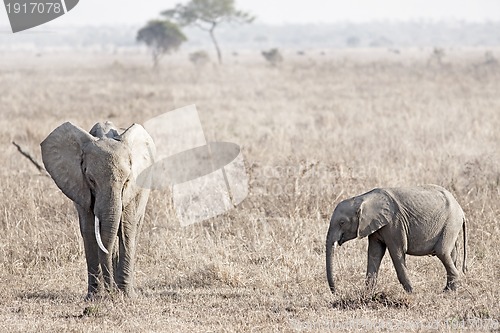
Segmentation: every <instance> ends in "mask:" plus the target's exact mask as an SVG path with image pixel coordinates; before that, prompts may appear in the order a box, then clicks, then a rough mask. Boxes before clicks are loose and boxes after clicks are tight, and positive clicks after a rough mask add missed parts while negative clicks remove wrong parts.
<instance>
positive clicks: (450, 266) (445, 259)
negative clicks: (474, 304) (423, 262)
mask: <svg viewBox="0 0 500 333" xmlns="http://www.w3.org/2000/svg"><path fill="white" fill-rule="evenodd" d="M453 251H455V249H454V250H453ZM455 252H456V251H455ZM436 256H437V257H438V258H439V260H441V262H442V263H443V265H444V267H445V268H446V287H445V288H444V290H445V291H448V290H455V289H456V281H457V279H458V278H459V276H460V273H459V272H458V269H457V267H456V265H455V263H454V262H453V259H452V254H444V253H436Z"/></svg>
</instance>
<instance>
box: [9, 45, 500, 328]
mask: <svg viewBox="0 0 500 333" xmlns="http://www.w3.org/2000/svg"><path fill="white" fill-rule="evenodd" d="M484 53H485V50H468V51H467V50H458V49H456V50H454V51H453V50H451V51H447V54H446V56H445V58H444V60H443V63H441V64H440V63H439V62H437V61H430V62H429V61H428V59H429V55H430V54H431V50H421V51H414V52H412V53H411V52H406V51H404V50H403V52H402V53H401V54H399V55H395V54H392V53H389V52H388V51H386V50H374V51H356V52H350V53H348V52H346V51H329V52H327V54H326V55H322V56H321V55H320V54H319V52H318V54H315V55H313V54H311V55H307V54H306V55H305V56H302V57H299V56H297V55H294V56H293V55H292V56H290V57H289V58H287V57H286V56H285V62H284V63H283V64H281V65H280V66H278V67H271V66H268V65H267V64H265V63H264V60H263V59H259V58H255V59H246V58H244V59H241V58H233V59H228V61H227V63H226V64H225V65H224V66H222V67H218V66H211V65H209V66H206V67H204V68H195V67H194V66H193V65H192V64H190V63H189V62H188V61H187V60H184V59H181V57H180V56H178V57H176V58H174V59H166V61H165V62H164V64H163V66H162V69H161V71H159V72H158V71H152V70H151V69H150V63H149V62H148V61H149V59H147V58H140V59H137V57H133V56H130V55H114V56H107V57H96V56H90V55H88V56H82V55H80V56H71V55H42V56H41V57H36V56H35V55H29V54H28V55H19V56H13V55H6V54H2V55H0V58H1V60H0V114H1V119H0V128H1V129H2V130H1V132H0V139H1V141H0V142H1V145H2V149H1V150H0V154H1V155H0V163H1V164H0V177H1V178H0V179H1V180H0V184H1V190H0V191H1V192H0V231H1V234H2V237H1V241H0V305H1V306H0V331H2V332H26V331H36V332H40V333H41V332H57V331H69V332H94V331H109V332H177V331H184V332H197V331H198V332H221V331H228V332H244V331H259V332H260V331H264V332H270V331H284V332H295V331H311V332H318V331H366V330H397V331H408V332H427V331H452V330H456V329H461V330H470V331H481V330H483V331H489V330H491V331H499V330H500V324H499V322H500V309H499V305H498V304H499V301H500V262H499V258H500V241H499V238H498V235H499V232H500V227H499V217H498V216H499V215H500V202H499V188H500V187H499V182H500V173H499V167H498V166H499V160H500V156H499V151H498V144H499V143H500V130H499V128H500V66H499V65H498V64H496V63H495V62H494V61H492V59H491V57H489V58H485V57H484ZM373 54H375V55H376V56H375V57H373V56H372V55H373ZM193 103H194V104H196V105H197V107H198V110H199V112H200V117H201V120H202V122H203V126H204V128H205V132H206V136H207V138H208V140H210V141H216V140H219V141H229V142H235V143H238V144H240V145H241V147H242V151H243V154H244V157H245V160H246V167H247V171H248V176H249V182H250V184H249V186H250V195H249V196H248V197H247V199H246V200H245V201H244V202H243V203H242V204H241V205H240V206H238V207H237V208H236V209H234V210H231V211H229V212H228V213H226V214H224V215H221V216H218V217H216V218H212V219H210V220H208V221H205V222H203V223H200V224H195V225H192V226H188V227H181V226H180V225H179V222H178V221H177V220H176V218H175V215H174V213H173V209H172V204H171V199H170V197H169V195H168V192H154V193H152V194H151V197H150V201H149V204H148V209H147V216H146V221H145V225H144V226H143V230H142V234H141V240H140V245H139V249H138V264H137V271H136V285H137V288H138V291H139V294H140V296H139V298H138V299H137V300H134V301H129V300H124V299H122V298H120V297H119V296H110V297H107V298H105V299H102V300H99V301H95V302H93V303H92V302H86V301H84V299H83V297H84V294H85V292H86V269H85V259H84V254H83V244H82V241H81V237H80V235H79V230H78V222H77V215H76V212H75V210H74V208H73V205H72V203H71V202H70V200H69V199H67V198H66V197H65V196H64V195H63V194H62V192H61V191H59V189H58V188H57V187H56V186H55V184H54V182H53V181H52V180H51V179H50V178H48V177H45V176H43V175H40V174H39V173H38V172H37V170H36V169H35V168H34V166H33V165H32V164H31V163H30V162H29V161H28V160H27V159H26V158H24V157H23V156H21V155H20V154H19V153H18V152H17V150H16V148H15V147H14V146H13V145H12V144H11V141H13V140H14V141H16V142H17V143H19V144H20V145H21V146H22V147H23V148H24V149H26V150H28V151H30V152H31V154H32V155H33V156H34V157H35V158H36V159H37V160H38V161H41V157H40V149H39V143H40V142H41V141H42V140H43V139H44V138H45V137H46V136H47V135H48V134H49V133H50V131H52V130H53V129H54V128H55V127H57V126H58V125H60V124H61V123H63V122H64V121H67V120H69V121H72V122H73V123H75V124H77V125H79V126H80V127H83V128H86V129H90V128H91V126H92V125H93V124H94V123H95V122H97V121H102V120H111V121H113V122H114V123H115V124H116V125H118V126H121V127H127V126H129V125H130V124H131V123H133V122H138V123H143V122H144V121H146V120H148V119H150V118H152V117H154V116H156V115H159V114H162V113H164V112H166V111H169V110H172V109H175V108H178V107H182V106H185V105H188V104H193ZM424 183H435V184H440V185H442V186H444V187H446V188H448V189H449V190H450V191H451V192H452V193H454V195H455V196H456V197H457V199H458V201H459V202H460V204H461V205H462V207H463V208H464V211H465V213H466V215H467V217H468V219H469V224H468V230H469V256H468V263H469V271H468V273H467V275H466V277H465V278H464V279H463V281H462V283H461V287H460V288H459V290H458V291H457V292H450V293H443V292H442V289H443V287H444V285H445V271H444V268H443V266H442V265H441V263H440V262H439V260H438V259H437V258H435V257H409V258H408V266H409V271H410V278H411V280H412V283H413V287H414V290H415V292H414V293H413V294H406V293H405V292H404V291H403V288H402V287H401V285H400V284H399V282H398V281H397V278H396V274H395V271H394V269H393V267H392V263H391V261H390V258H389V256H388V255H386V257H385V258H384V260H383V262H382V267H381V271H380V274H379V281H378V286H377V288H376V290H375V291H374V292H373V293H368V292H367V291H365V288H364V275H365V270H366V267H365V265H366V247H367V240H366V239H363V240H353V241H351V242H348V243H346V244H345V245H343V246H342V247H340V248H337V250H336V252H335V258H334V269H335V278H336V283H337V288H338V292H337V294H335V295H332V294H331V293H330V291H329V289H328V287H327V283H326V278H325V264H324V261H325V258H324V256H325V251H324V242H325V237H326V231H327V228H328V222H329V217H330V214H331V213H332V211H333V209H334V207H335V205H336V204H337V203H338V202H339V201H340V200H342V199H345V198H347V197H350V196H353V195H356V194H360V193H363V192H365V191H367V190H370V189H372V188H373V187H377V186H406V185H415V184H424ZM459 264H460V265H461V256H460V261H459Z"/></svg>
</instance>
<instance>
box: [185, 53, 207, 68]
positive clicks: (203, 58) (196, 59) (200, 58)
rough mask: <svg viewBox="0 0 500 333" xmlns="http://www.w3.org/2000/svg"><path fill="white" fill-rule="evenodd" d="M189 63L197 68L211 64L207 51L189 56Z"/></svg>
mask: <svg viewBox="0 0 500 333" xmlns="http://www.w3.org/2000/svg"><path fill="white" fill-rule="evenodd" d="M189 61H191V62H192V63H193V65H195V66H197V67H203V66H205V65H206V64H208V63H209V62H210V56H209V55H208V53H207V52H206V51H196V52H193V53H190V54H189Z"/></svg>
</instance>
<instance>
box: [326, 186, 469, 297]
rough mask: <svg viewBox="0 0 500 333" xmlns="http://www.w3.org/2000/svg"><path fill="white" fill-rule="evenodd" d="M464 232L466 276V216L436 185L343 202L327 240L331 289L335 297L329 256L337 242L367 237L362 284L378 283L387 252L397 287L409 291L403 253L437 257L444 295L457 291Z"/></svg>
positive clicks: (391, 190) (389, 190)
mask: <svg viewBox="0 0 500 333" xmlns="http://www.w3.org/2000/svg"><path fill="white" fill-rule="evenodd" d="M461 228H462V229H463V241H464V260H463V266H462V271H463V272H464V273H465V271H466V256H467V249H466V247H467V234H466V226H465V216H464V213H463V211H462V208H461V207H460V205H459V204H458V202H457V201H456V200H455V198H454V197H453V195H452V194H451V193H450V192H448V191H447V190H445V189H444V188H442V187H440V186H437V185H425V186H418V187H410V188H386V189H381V188H377V189H373V190H371V191H370V192H367V193H365V194H362V195H359V196H356V197H353V198H350V199H347V200H344V201H342V202H340V203H339V204H338V205H337V207H336V208H335V210H334V212H333V215H332V218H331V220H330V227H329V229H328V235H327V238H326V274H327V279H328V284H329V285H330V290H331V291H332V293H333V292H335V285H334V281H333V277H332V254H333V244H334V243H335V242H337V243H338V245H339V246H341V245H342V244H343V243H345V242H347V241H348V240H351V239H354V238H356V237H357V238H364V237H367V236H368V265H367V266H368V267H367V271H366V284H367V286H368V287H369V288H373V287H374V286H375V284H376V279H377V272H378V269H379V267H380V262H381V261H382V257H383V256H384V254H385V250H386V249H388V250H389V254H390V255H391V259H392V262H393V264H394V267H395V269H396V273H397V276H398V279H399V282H400V283H401V284H402V285H403V287H404V289H405V290H406V291H407V292H411V291H412V287H411V284H410V280H409V279H408V274H407V271H406V259H405V256H406V254H409V255H415V256H423V255H436V256H437V257H438V258H439V259H440V260H441V262H442V263H443V265H444V267H445V268H446V273H447V280H446V287H445V290H455V288H456V280H457V279H458V277H459V274H460V273H459V271H458V269H457V252H458V235H459V233H460V229H461Z"/></svg>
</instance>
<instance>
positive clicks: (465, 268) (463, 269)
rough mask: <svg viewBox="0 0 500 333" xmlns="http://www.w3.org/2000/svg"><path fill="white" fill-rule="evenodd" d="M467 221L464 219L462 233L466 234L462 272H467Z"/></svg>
mask: <svg viewBox="0 0 500 333" xmlns="http://www.w3.org/2000/svg"><path fill="white" fill-rule="evenodd" d="M466 223H467V219H466V218H465V216H464V218H463V224H462V232H463V234H464V236H463V237H464V261H463V264H462V272H464V274H465V272H467V227H466Z"/></svg>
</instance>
